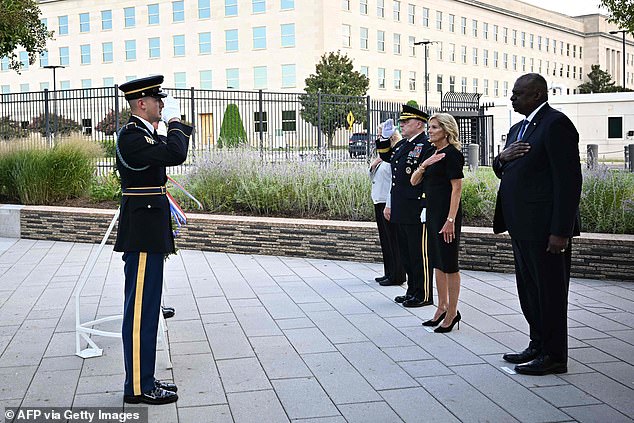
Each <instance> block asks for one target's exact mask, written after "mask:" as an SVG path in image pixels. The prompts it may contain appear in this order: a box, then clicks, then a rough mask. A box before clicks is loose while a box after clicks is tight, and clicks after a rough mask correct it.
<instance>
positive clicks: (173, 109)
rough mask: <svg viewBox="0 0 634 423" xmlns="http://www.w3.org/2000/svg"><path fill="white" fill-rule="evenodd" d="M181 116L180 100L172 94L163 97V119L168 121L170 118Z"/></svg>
mask: <svg viewBox="0 0 634 423" xmlns="http://www.w3.org/2000/svg"><path fill="white" fill-rule="evenodd" d="M174 118H178V119H180V118H181V108H180V105H179V104H178V101H176V99H175V98H174V97H172V96H171V95H168V96H167V97H165V98H164V99H163V111H162V112H161V119H162V120H163V121H164V122H165V123H168V122H169V121H170V119H174Z"/></svg>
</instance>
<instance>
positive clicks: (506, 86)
mask: <svg viewBox="0 0 634 423" xmlns="http://www.w3.org/2000/svg"><path fill="white" fill-rule="evenodd" d="M502 86H503V87H504V88H503V90H504V91H503V95H504V97H508V95H509V81H504V84H503V85H502Z"/></svg>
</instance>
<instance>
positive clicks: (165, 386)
mask: <svg viewBox="0 0 634 423" xmlns="http://www.w3.org/2000/svg"><path fill="white" fill-rule="evenodd" d="M154 386H155V387H157V388H161V389H165V390H166V391H170V392H177V391H178V387H177V386H176V384H175V383H172V382H164V381H162V380H155V381H154Z"/></svg>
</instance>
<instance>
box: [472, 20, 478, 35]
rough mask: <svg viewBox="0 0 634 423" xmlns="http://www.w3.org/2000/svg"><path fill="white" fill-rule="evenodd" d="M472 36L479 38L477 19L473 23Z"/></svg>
mask: <svg viewBox="0 0 634 423" xmlns="http://www.w3.org/2000/svg"><path fill="white" fill-rule="evenodd" d="M471 35H473V36H474V37H475V38H478V21H477V20H476V19H473V20H472V21H471Z"/></svg>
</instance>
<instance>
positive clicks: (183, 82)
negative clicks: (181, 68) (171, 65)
mask: <svg viewBox="0 0 634 423" xmlns="http://www.w3.org/2000/svg"><path fill="white" fill-rule="evenodd" d="M174 88H180V89H184V88H187V73H185V72H174Z"/></svg>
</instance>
